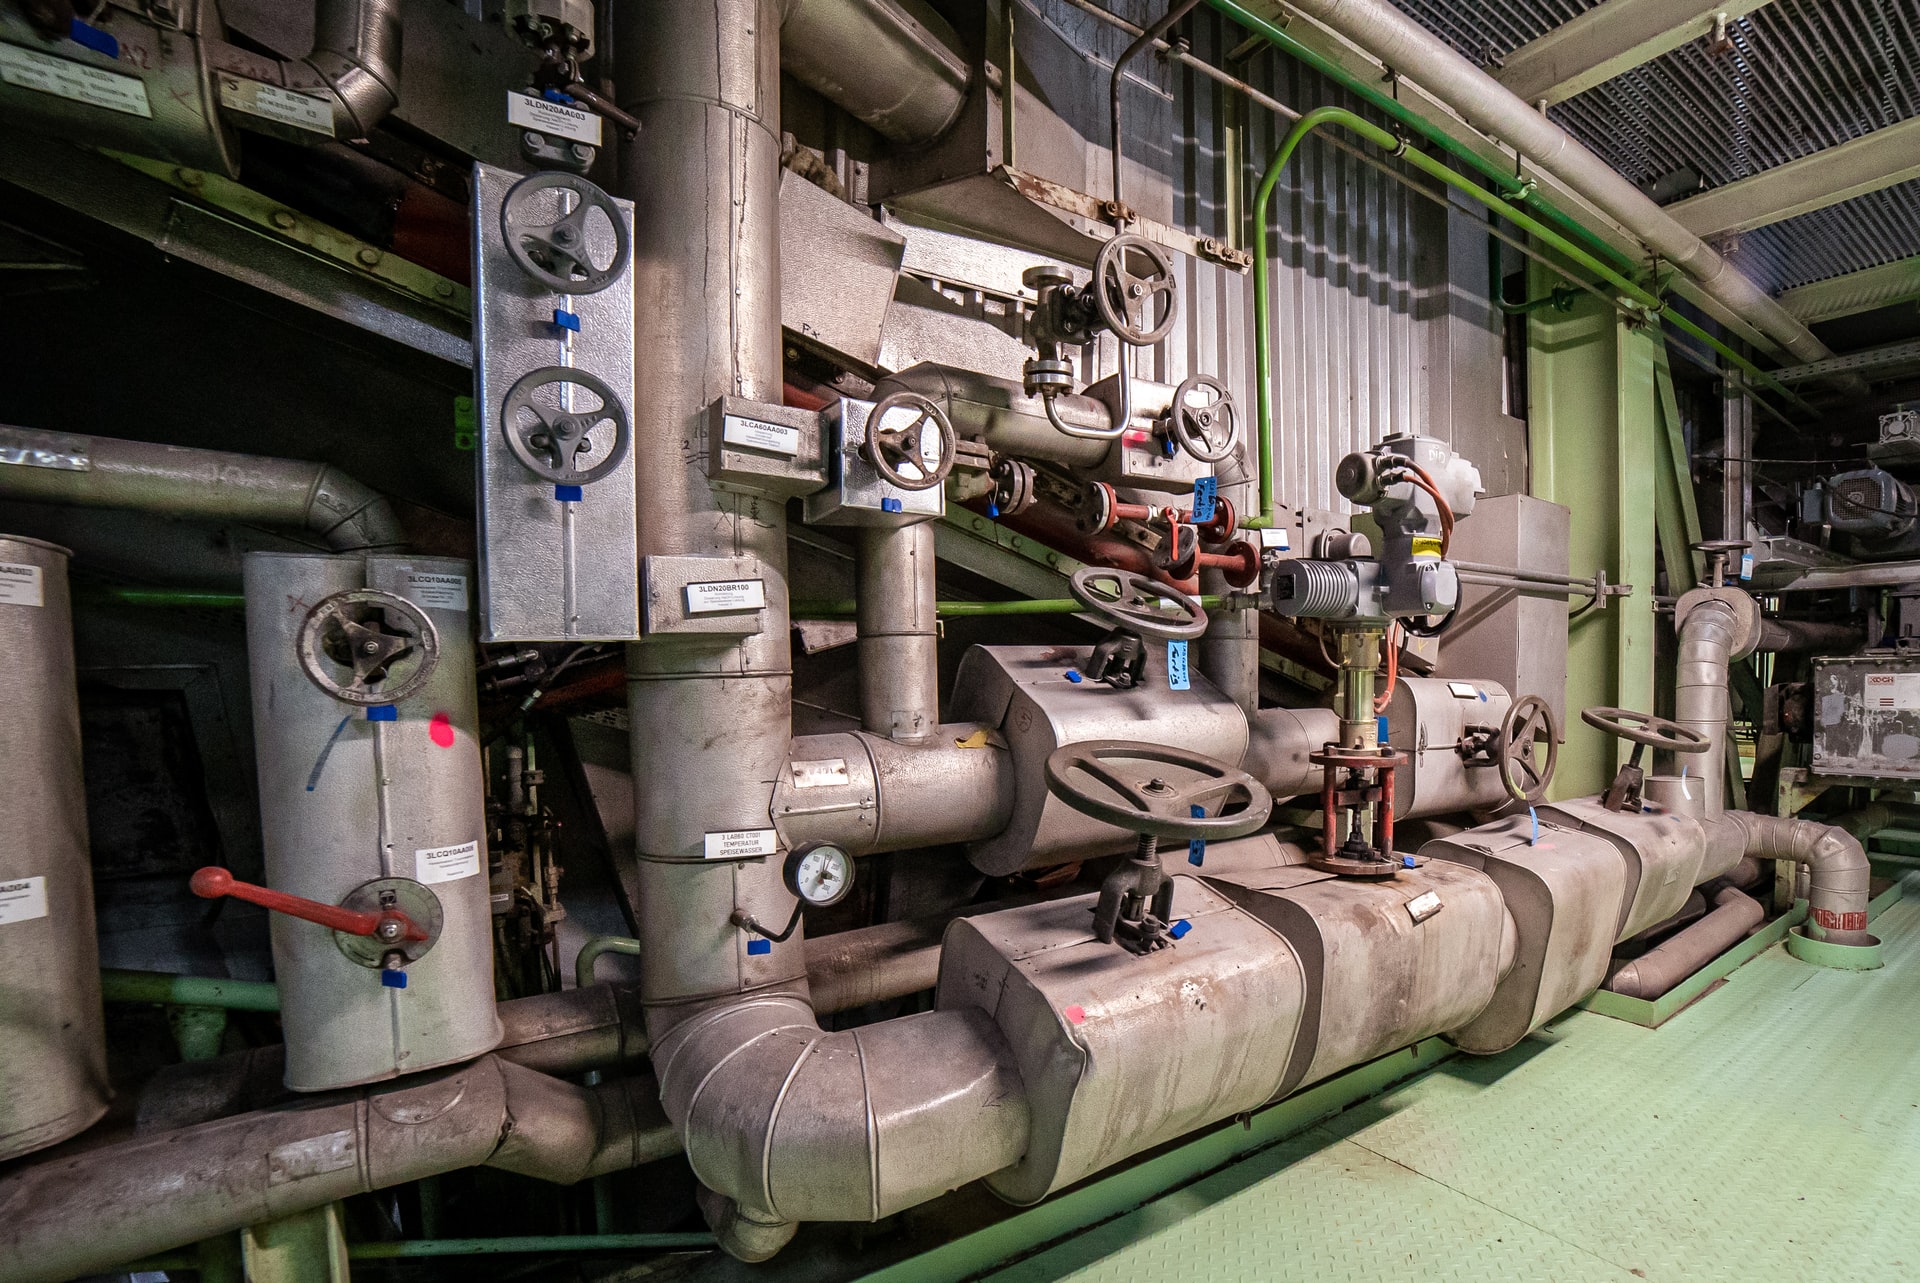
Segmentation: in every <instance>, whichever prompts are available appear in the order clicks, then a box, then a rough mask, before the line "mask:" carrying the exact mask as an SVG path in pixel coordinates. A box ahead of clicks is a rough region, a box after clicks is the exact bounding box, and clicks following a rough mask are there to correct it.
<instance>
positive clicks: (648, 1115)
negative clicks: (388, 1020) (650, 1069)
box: [0, 1056, 678, 1283]
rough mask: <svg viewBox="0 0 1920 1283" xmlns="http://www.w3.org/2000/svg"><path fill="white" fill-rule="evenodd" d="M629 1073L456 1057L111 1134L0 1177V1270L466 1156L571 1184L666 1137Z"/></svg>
mask: <svg viewBox="0 0 1920 1283" xmlns="http://www.w3.org/2000/svg"><path fill="white" fill-rule="evenodd" d="M650 1086H651V1084H650V1083H648V1082H647V1080H645V1079H639V1078H629V1079H622V1080H619V1081H617V1082H611V1083H605V1084H602V1085H600V1086H598V1087H591V1088H588V1087H576V1086H574V1085H572V1084H571V1083H565V1082H561V1081H559V1080H558V1079H555V1078H548V1077H546V1076H545V1075H543V1074H538V1073H535V1072H534V1071H532V1070H530V1069H523V1068H521V1067H520V1066H518V1065H512V1064H508V1063H507V1062H505V1061H503V1060H500V1059H499V1058H497V1057H494V1056H485V1057H482V1058H481V1059H479V1060H476V1061H474V1062H473V1063H472V1064H470V1065H467V1066H465V1067H463V1068H460V1069H457V1070H451V1071H448V1072H445V1073H441V1074H436V1075H432V1076H430V1077H415V1078H408V1079H405V1080H403V1081H402V1082H401V1083H400V1084H398V1085H392V1086H383V1087H380V1088H370V1089H365V1090H362V1091H358V1092H353V1093H350V1094H341V1095H333V1096H329V1097H327V1098H326V1099H325V1101H324V1102H322V1103H316V1104H312V1105H308V1106H305V1107H298V1108H282V1109H274V1110H263V1111H261V1112H258V1113H251V1114H241V1115H239V1116H238V1117H234V1118H228V1119H224V1120H222V1121H219V1122H213V1123H205V1124H202V1125H200V1126H197V1127H189V1128H184V1129H181V1130H179V1131H169V1132H164V1133H161V1134H159V1135H156V1136H151V1137H145V1138H142V1139H138V1140H132V1141H127V1142H124V1143H122V1144H119V1145H114V1146H110V1147H108V1148H105V1149H97V1150H92V1151H89V1152H87V1153H85V1154H81V1155H78V1156H76V1157H72V1158H61V1159H55V1160H52V1161H49V1162H45V1163H36V1164H29V1165H26V1166H23V1167H20V1168H18V1169H16V1170H14V1171H12V1172H10V1173H8V1174H7V1175H6V1176H5V1177H0V1278H5V1279H8V1280H9V1281H10V1283H59V1281H60V1280H63V1279H71V1278H78V1277H83V1276H87V1275H93V1274H100V1273H104V1272H107V1271H108V1270H110V1269H112V1268H113V1267H115V1266H119V1265H123V1264H124V1263H125V1262H127V1261H130V1260H135V1259H137V1258H139V1257H141V1256H145V1255H148V1254H150V1253H153V1252H159V1251H164V1250H166V1249H168V1248H173V1247H180V1246H183V1245H185V1244H188V1243H196V1242H199V1241H201V1240H203V1239H208V1238H212V1237H214V1236H216V1235H219V1234H226V1233H230V1232H232V1231H234V1230H237V1229H240V1228H241V1227H242V1226H246V1225H256V1224H259V1223H261V1222H263V1221H269V1220H273V1219H275V1218H277V1217H282V1216H287V1215H289V1214H291V1213H294V1212H301V1211H306V1210H308V1209H309V1208H314V1207H319V1206H322V1205H323V1204H326V1203H331V1202H333V1201H334V1200H336V1199H341V1198H345V1197H347V1196H348V1195H350V1194H363V1193H366V1192H368V1191H370V1190H376V1189H385V1188H387V1187H388V1186H391V1185H400V1184H404V1183H406V1182H408V1181H415V1180H420V1179H422V1178H424V1177H428V1176H437V1175H440V1174H442V1173H444V1172H451V1171H457V1170H459V1169H461V1168H466V1167H497V1168H500V1169H501V1170H503V1171H510V1172H517V1173H519V1174H520V1175H522V1176H533V1177H537V1178H539V1179H541V1180H548V1181H556V1182H559V1183H561V1184H572V1183H574V1182H576V1181H580V1180H585V1179H586V1178H588V1177H590V1176H598V1175H602V1174H604V1173H606V1172H612V1171H619V1170H622V1169H624V1168H628V1167H635V1166H638V1165H639V1164H641V1163H646V1162H651V1161H653V1160H654V1159H657V1158H664V1157H666V1156H667V1155H669V1154H672V1153H673V1152H674V1151H675V1150H676V1149H677V1148H678V1142H677V1141H676V1140H675V1139H674V1135H673V1129H672V1128H671V1127H669V1126H668V1125H667V1124H666V1120H665V1119H664V1118H663V1117H662V1116H661V1115H660V1112H659V1109H658V1106H657V1105H656V1104H655V1103H654V1101H653V1100H652V1099H651V1095H652V1093H651V1092H650V1091H649V1090H648V1088H649V1087H650Z"/></svg>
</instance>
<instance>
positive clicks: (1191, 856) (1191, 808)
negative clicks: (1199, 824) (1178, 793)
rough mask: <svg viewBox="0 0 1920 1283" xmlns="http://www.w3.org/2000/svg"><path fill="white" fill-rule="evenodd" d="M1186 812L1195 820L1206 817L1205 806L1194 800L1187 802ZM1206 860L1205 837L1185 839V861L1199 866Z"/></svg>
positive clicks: (1195, 866)
mask: <svg viewBox="0 0 1920 1283" xmlns="http://www.w3.org/2000/svg"><path fill="white" fill-rule="evenodd" d="M1187 814H1188V815H1191V816H1192V817H1193V818H1194V819H1196V820H1204V819H1206V818H1207V808H1206V807H1204V806H1201V805H1199V804H1197V803H1194V802H1189V803H1187ZM1206 862H1207V840H1206V839H1205V838H1188V839H1187V863H1188V864H1191V865H1192V866H1193V867H1194V868H1196V869H1197V868H1199V867H1200V866H1201V865H1203V864H1205V863H1206Z"/></svg>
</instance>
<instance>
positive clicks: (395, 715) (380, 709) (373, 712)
mask: <svg viewBox="0 0 1920 1283" xmlns="http://www.w3.org/2000/svg"><path fill="white" fill-rule="evenodd" d="M367 720H368V721H369V722H397V721H399V720H400V706H399V705H397V704H375V705H374V706H373V707H372V708H369V709H368V710H367Z"/></svg>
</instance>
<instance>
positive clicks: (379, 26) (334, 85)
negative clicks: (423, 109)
mask: <svg viewBox="0 0 1920 1283" xmlns="http://www.w3.org/2000/svg"><path fill="white" fill-rule="evenodd" d="M400 35H401V22H400V0H319V3H317V4H316V5H315V6H314V14H313V52H312V53H310V54H308V55H307V56H306V57H304V58H272V57H267V56H264V55H261V54H256V53H253V52H251V51H249V50H245V49H240V48H238V47H236V46H234V45H229V44H225V43H222V42H219V41H208V61H209V63H210V64H211V65H212V67H213V69H214V70H215V71H227V72H233V73H235V74H237V75H240V76H244V77H246V78H248V79H252V80H261V81H265V82H267V83H269V84H277V85H280V86H282V87H284V88H287V89H292V90H294V91H296V92H298V93H303V94H309V95H315V96H318V97H320V98H324V99H325V100H326V101H327V102H328V104H329V105H330V106H331V107H332V110H333V137H335V138H337V139H340V140H342V141H346V140H350V139H355V138H365V137H367V136H368V135H369V134H371V133H372V132H373V129H374V127H375V126H376V125H378V124H379V123H380V122H381V121H383V120H385V119H386V118H387V115H388V113H390V112H391V111H392V110H393V109H394V108H395V107H396V106H398V105H399V102H400ZM300 132H301V131H299V130H295V131H294V133H295V134H296V135H297V134H299V133H300ZM307 136H308V137H310V138H316V139H317V138H320V137H322V135H319V134H313V133H309V134H308V135H307Z"/></svg>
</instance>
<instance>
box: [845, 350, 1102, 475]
mask: <svg viewBox="0 0 1920 1283" xmlns="http://www.w3.org/2000/svg"><path fill="white" fill-rule="evenodd" d="M891 392H917V393H919V394H920V395H921V396H924V397H926V398H927V399H928V400H930V401H932V402H933V403H934V404H935V405H937V406H939V407H940V408H941V410H943V411H944V412H945V413H946V416H947V418H948V419H949V420H951V421H952V423H953V431H954V434H955V435H956V436H960V437H971V438H976V439H978V440H982V441H985V442H986V443H987V445H988V447H990V448H991V449H992V450H993V451H994V453H996V454H1011V455H1017V456H1020V457H1022V458H1029V459H1045V460H1047V461H1048V462H1050V463H1058V464H1064V465H1065V466H1067V467H1069V468H1093V467H1097V466H1098V465H1099V463H1100V461H1101V460H1103V459H1105V458H1106V457H1107V452H1108V451H1109V450H1111V449H1113V448H1114V444H1113V442H1112V440H1110V439H1107V440H1095V439H1092V438H1089V437H1070V436H1067V435H1066V434H1065V433H1063V432H1060V431H1058V430H1056V429H1055V428H1054V426H1053V425H1052V424H1051V423H1049V422H1048V421H1047V407H1046V403H1045V402H1044V401H1043V400H1041V399H1040V398H1039V397H1037V396H1028V395H1027V394H1026V393H1025V392H1024V391H1023V390H1022V389H1021V387H1020V384H1019V383H1018V382H1016V381H1015V380H1013V379H1002V378H998V377H996V376H994V375H991V374H979V373H976V372H974V371H972V370H962V369H959V368H958V367H956V366H951V365H939V364H937V363H935V362H932V361H922V362H921V363H920V364H919V365H915V366H910V367H908V368H907V369H904V370H902V371H900V372H899V373H898V374H890V375H888V376H887V377H886V378H884V379H882V380H880V382H878V383H876V384H874V388H873V395H874V397H875V398H876V399H877V398H880V397H884V396H886V395H887V394H889V393H891ZM1053 403H1054V410H1055V412H1056V413H1057V414H1058V415H1059V416H1060V419H1061V421H1062V422H1064V423H1066V424H1067V425H1068V426H1070V427H1075V428H1085V429H1087V430H1089V431H1101V432H1105V431H1108V430H1110V429H1111V428H1112V427H1113V412H1112V411H1111V410H1109V409H1108V408H1107V405H1106V403H1105V402H1104V401H1101V400H1099V399H1098V398H1096V397H1091V396H1085V395H1082V394H1075V393H1062V394H1061V395H1059V396H1056V397H1055V398H1054V399H1053Z"/></svg>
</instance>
